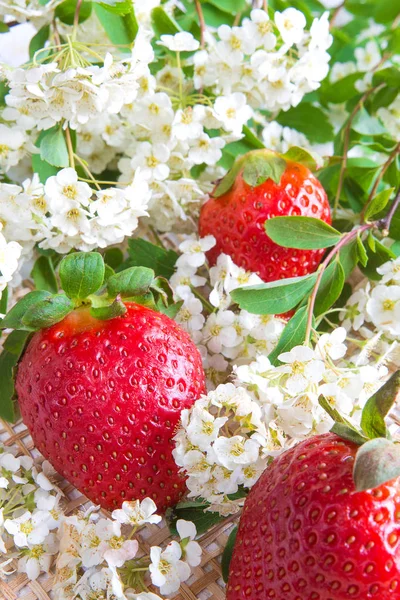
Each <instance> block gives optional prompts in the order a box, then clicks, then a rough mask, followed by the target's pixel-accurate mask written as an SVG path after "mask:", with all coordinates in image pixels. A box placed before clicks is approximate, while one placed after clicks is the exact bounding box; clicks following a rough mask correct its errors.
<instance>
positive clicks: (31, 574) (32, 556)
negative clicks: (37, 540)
mask: <svg viewBox="0 0 400 600" xmlns="http://www.w3.org/2000/svg"><path fill="white" fill-rule="evenodd" d="M57 551H58V540H57V538H56V536H55V535H54V534H52V533H51V534H50V535H48V536H47V537H46V539H45V541H44V542H43V544H37V545H35V546H30V547H29V548H28V549H26V550H25V551H24V554H23V556H22V557H21V558H20V559H19V560H18V571H19V572H20V573H26V574H27V576H28V578H29V579H30V580H31V581H34V580H36V579H37V578H38V577H39V575H40V573H43V572H44V573H49V572H50V567H51V563H52V556H54V555H55V554H56V553H57Z"/></svg>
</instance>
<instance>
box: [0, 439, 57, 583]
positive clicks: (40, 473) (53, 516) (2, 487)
mask: <svg viewBox="0 0 400 600" xmlns="http://www.w3.org/2000/svg"><path fill="white" fill-rule="evenodd" d="M17 454H18V450H17V448H16V447H15V446H12V447H10V448H5V447H3V446H0V561H1V564H0V568H1V570H2V571H3V572H5V573H7V572H8V569H9V567H8V565H10V563H11V562H12V560H13V559H14V558H18V571H20V572H21V573H26V574H27V576H28V577H29V579H32V580H34V579H37V577H38V576H39V574H40V573H41V572H48V571H49V569H50V565H51V562H52V557H53V556H54V555H55V554H56V553H57V551H58V540H57V535H56V533H57V529H58V526H59V524H60V519H61V518H62V510H61V507H60V502H61V492H60V491H59V490H58V488H57V487H56V485H55V484H53V482H52V475H53V471H52V468H51V467H50V465H49V463H47V462H44V463H43V464H42V465H41V466H40V465H39V464H36V463H34V462H33V460H32V458H31V457H30V456H17Z"/></svg>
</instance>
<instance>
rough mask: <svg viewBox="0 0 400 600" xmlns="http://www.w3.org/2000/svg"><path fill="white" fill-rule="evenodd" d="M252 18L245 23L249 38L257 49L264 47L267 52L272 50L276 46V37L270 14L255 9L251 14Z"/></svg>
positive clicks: (244, 26) (244, 27)
mask: <svg viewBox="0 0 400 600" xmlns="http://www.w3.org/2000/svg"><path fill="white" fill-rule="evenodd" d="M250 18H251V20H249V19H245V20H244V23H243V29H244V31H245V32H246V34H247V37H248V38H251V39H252V40H253V41H254V43H255V46H256V47H257V48H258V47H260V46H263V48H264V49H265V50H272V49H273V48H274V47H275V44H276V36H275V35H274V33H273V28H274V27H273V23H271V21H270V20H269V16H268V13H267V12H266V11H265V10H261V9H254V10H252V11H251V13H250Z"/></svg>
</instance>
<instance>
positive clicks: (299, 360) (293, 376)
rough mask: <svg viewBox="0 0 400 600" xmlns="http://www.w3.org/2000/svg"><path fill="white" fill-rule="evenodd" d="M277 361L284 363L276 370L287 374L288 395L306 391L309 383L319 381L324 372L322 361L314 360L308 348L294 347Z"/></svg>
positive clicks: (312, 351) (311, 351)
mask: <svg viewBox="0 0 400 600" xmlns="http://www.w3.org/2000/svg"><path fill="white" fill-rule="evenodd" d="M278 358H279V360H280V361H281V362H283V363H286V364H285V365H283V366H282V367H278V370H279V371H281V372H282V373H288V378H287V381H286V383H285V387H286V389H287V390H288V392H289V393H290V394H293V395H295V394H299V393H301V392H304V390H306V389H307V387H308V385H309V383H318V382H319V381H321V378H322V375H323V373H324V371H325V365H324V363H323V362H322V361H320V360H316V359H315V353H314V350H312V349H311V348H309V347H308V346H295V347H294V348H292V350H290V352H283V354H280V355H279V357H278Z"/></svg>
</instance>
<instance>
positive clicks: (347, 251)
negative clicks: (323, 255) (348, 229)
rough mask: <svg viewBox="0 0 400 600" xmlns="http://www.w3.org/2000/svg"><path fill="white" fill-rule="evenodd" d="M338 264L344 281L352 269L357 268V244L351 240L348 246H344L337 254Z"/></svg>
mask: <svg viewBox="0 0 400 600" xmlns="http://www.w3.org/2000/svg"><path fill="white" fill-rule="evenodd" d="M339 260H340V264H341V265H342V267H343V271H344V275H345V279H347V278H348V277H349V275H350V274H351V273H352V271H353V270H354V268H355V267H356V266H357V262H358V256H357V242H356V240H352V241H351V242H350V243H349V244H346V246H344V247H343V248H342V249H341V250H340V252H339Z"/></svg>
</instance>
